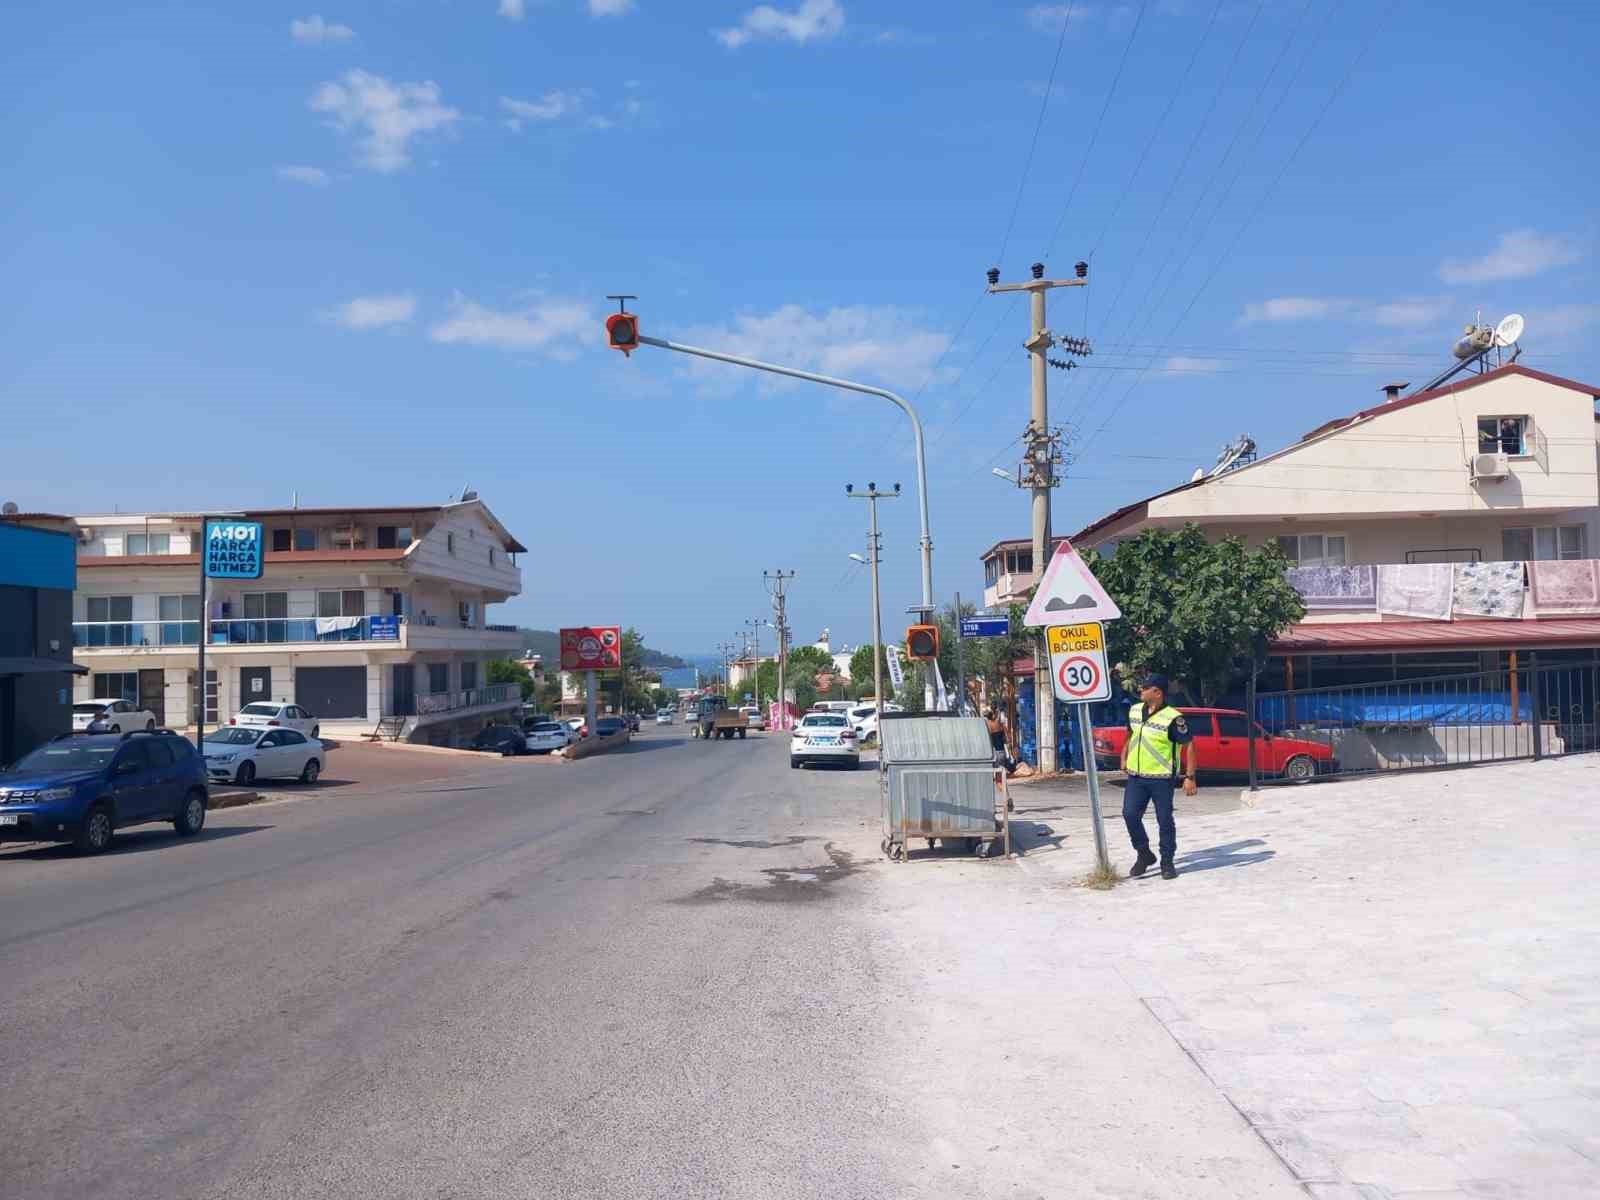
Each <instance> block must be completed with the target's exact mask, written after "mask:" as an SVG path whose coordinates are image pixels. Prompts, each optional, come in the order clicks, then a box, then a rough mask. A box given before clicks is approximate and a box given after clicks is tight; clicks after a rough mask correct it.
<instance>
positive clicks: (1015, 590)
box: [983, 571, 1039, 609]
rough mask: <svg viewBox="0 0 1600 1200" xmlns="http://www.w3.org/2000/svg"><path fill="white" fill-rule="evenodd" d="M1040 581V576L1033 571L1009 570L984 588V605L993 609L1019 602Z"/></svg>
mask: <svg viewBox="0 0 1600 1200" xmlns="http://www.w3.org/2000/svg"><path fill="white" fill-rule="evenodd" d="M1038 582H1039V576H1038V575H1037V574H1035V573H1034V572H1033V571H1008V572H1006V573H1005V574H1003V575H1000V576H999V577H998V578H997V579H996V580H995V582H993V583H991V584H989V585H987V586H986V587H985V588H984V589H983V606H984V607H985V608H991V609H992V608H998V607H1000V606H1002V605H1006V604H1017V603H1019V602H1021V601H1022V600H1023V599H1024V598H1025V597H1026V595H1027V593H1028V592H1029V590H1030V589H1032V588H1033V586H1034V585H1035V584H1036V583H1038Z"/></svg>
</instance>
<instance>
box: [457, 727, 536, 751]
mask: <svg viewBox="0 0 1600 1200" xmlns="http://www.w3.org/2000/svg"><path fill="white" fill-rule="evenodd" d="M467 749H468V750H482V751H484V752H485V753H487V754H503V755H505V757H507V758H510V757H512V756H513V755H516V754H526V753H527V752H528V739H527V738H526V737H524V736H523V733H522V730H520V729H518V728H517V727H516V726H515V725H485V726H484V727H483V728H482V729H480V730H478V735H477V736H476V737H475V738H473V739H472V741H470V742H468V743H467Z"/></svg>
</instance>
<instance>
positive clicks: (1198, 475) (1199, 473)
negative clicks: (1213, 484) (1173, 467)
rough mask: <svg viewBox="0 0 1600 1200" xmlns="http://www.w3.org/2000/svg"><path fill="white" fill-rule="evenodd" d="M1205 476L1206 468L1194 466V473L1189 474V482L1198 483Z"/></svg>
mask: <svg viewBox="0 0 1600 1200" xmlns="http://www.w3.org/2000/svg"><path fill="white" fill-rule="evenodd" d="M1205 477H1206V469H1205V468H1204V467H1196V468H1195V469H1194V474H1193V475H1191V476H1189V482H1190V483H1199V482H1200V481H1201V480H1202V479H1204V478H1205Z"/></svg>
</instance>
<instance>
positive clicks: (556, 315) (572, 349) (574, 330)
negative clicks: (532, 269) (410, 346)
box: [428, 296, 601, 359]
mask: <svg viewBox="0 0 1600 1200" xmlns="http://www.w3.org/2000/svg"><path fill="white" fill-rule="evenodd" d="M600 328H601V323H600V320H599V318H598V317H596V316H595V315H594V312H593V310H592V309H591V308H590V307H589V306H588V305H587V304H583V303H580V302H579V301H576V300H549V299H545V300H540V301H537V302H536V303H534V304H532V305H530V306H528V307H526V308H517V309H505V310H497V309H492V308H486V307H484V306H483V305H481V304H477V303H474V302H473V301H471V300H468V299H467V298H466V297H464V296H457V297H456V298H455V301H454V302H453V303H452V305H451V308H450V316H449V317H447V318H446V319H445V320H443V321H440V322H439V323H438V324H437V325H435V326H434V327H433V328H432V329H430V330H428V336H429V337H430V338H432V339H433V340H434V341H436V342H443V343H446V344H454V343H456V342H464V343H466V344H467V345H470V346H493V347H494V348H496V349H498V350H539V351H543V352H544V353H546V354H549V355H550V356H551V357H552V358H561V359H568V358H572V357H574V356H575V355H576V354H577V351H578V348H579V347H580V346H582V345H584V344H585V343H589V342H594V341H597V340H598V338H599V333H598V331H599V329H600Z"/></svg>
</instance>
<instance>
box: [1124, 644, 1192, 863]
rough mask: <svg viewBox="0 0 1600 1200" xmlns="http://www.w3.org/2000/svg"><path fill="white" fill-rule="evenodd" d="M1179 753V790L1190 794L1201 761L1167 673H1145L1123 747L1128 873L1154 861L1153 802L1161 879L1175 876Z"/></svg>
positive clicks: (1129, 711)
mask: <svg viewBox="0 0 1600 1200" xmlns="http://www.w3.org/2000/svg"><path fill="white" fill-rule="evenodd" d="M1180 755H1181V756H1182V758H1183V761H1184V768H1183V774H1182V778H1183V794H1184V795H1185V796H1192V795H1194V793H1195V778H1194V776H1195V771H1196V769H1197V768H1198V766H1199V762H1198V758H1197V756H1196V754H1195V747H1194V736H1193V735H1192V734H1191V733H1190V732H1189V725H1188V722H1187V721H1185V720H1184V719H1183V714H1182V713H1181V712H1179V711H1178V710H1177V709H1175V708H1173V707H1171V706H1170V705H1169V704H1168V703H1167V677H1166V676H1165V675H1160V674H1152V675H1147V676H1145V678H1144V681H1143V682H1142V683H1140V685H1139V703H1138V704H1135V705H1134V706H1133V707H1132V708H1130V709H1129V710H1128V740H1127V741H1126V742H1124V743H1123V746H1122V769H1123V770H1124V771H1126V772H1127V775H1128V778H1127V782H1126V783H1125V784H1124V785H1123V786H1124V789H1125V790H1124V792H1123V794H1122V820H1123V822H1124V823H1125V824H1126V825H1127V826H1128V840H1129V841H1131V842H1132V843H1133V849H1134V852H1135V857H1134V860H1133V866H1132V868H1130V869H1129V871H1128V874H1129V875H1143V874H1144V873H1145V872H1146V871H1148V870H1149V869H1150V867H1151V864H1153V863H1154V862H1155V861H1156V856H1155V855H1154V854H1151V853H1150V837H1149V835H1148V834H1146V833H1145V831H1144V811H1145V809H1146V808H1147V807H1148V806H1149V804H1150V803H1151V801H1154V802H1155V806H1156V826H1157V828H1158V829H1159V831H1160V838H1161V878H1163V879H1176V878H1177V877H1178V868H1177V867H1176V866H1175V865H1174V864H1173V861H1172V860H1173V856H1174V855H1175V854H1177V852H1178V827H1177V823H1176V822H1175V821H1174V820H1173V818H1172V792H1173V788H1174V787H1175V786H1176V785H1177V782H1178V778H1179V772H1178V762H1179V757H1180Z"/></svg>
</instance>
